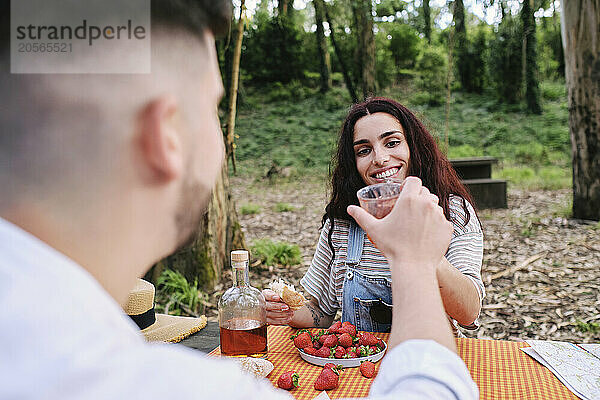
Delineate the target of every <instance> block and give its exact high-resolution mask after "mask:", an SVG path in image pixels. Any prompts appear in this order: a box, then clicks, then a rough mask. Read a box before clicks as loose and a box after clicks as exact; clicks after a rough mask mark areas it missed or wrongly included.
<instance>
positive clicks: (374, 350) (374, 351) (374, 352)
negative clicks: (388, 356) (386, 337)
mask: <svg viewBox="0 0 600 400" xmlns="http://www.w3.org/2000/svg"><path fill="white" fill-rule="evenodd" d="M370 349H371V351H372V352H373V354H376V353H379V351H380V350H379V348H378V347H377V346H371V347H370Z"/></svg>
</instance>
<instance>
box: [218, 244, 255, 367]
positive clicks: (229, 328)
mask: <svg viewBox="0 0 600 400" xmlns="http://www.w3.org/2000/svg"><path fill="white" fill-rule="evenodd" d="M248 259H249V257H248V252H247V251H246V250H235V251H232V252H231V267H232V269H233V287H231V288H229V289H227V291H226V292H225V293H223V296H221V298H220V299H219V328H220V336H221V354H223V355H226V356H253V357H261V356H264V355H266V354H267V304H266V301H265V297H264V296H263V295H262V293H261V292H260V291H259V290H258V289H256V288H253V287H252V286H250V282H249V278H248Z"/></svg>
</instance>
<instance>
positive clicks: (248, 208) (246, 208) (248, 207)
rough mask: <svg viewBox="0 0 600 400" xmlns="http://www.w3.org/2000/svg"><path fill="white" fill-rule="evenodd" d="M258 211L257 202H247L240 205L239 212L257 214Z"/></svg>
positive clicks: (259, 208)
mask: <svg viewBox="0 0 600 400" xmlns="http://www.w3.org/2000/svg"><path fill="white" fill-rule="evenodd" d="M260 212H261V207H260V206H259V205H258V204H252V203H248V204H243V205H242V206H241V207H240V213H241V214H242V215H251V214H258V213H260Z"/></svg>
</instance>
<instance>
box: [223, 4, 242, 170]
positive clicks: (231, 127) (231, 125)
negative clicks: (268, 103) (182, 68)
mask: <svg viewBox="0 0 600 400" xmlns="http://www.w3.org/2000/svg"><path fill="white" fill-rule="evenodd" d="M236 33H237V35H236V38H235V48H234V50H233V60H232V63H231V85H230V87H229V107H228V112H227V134H226V136H225V138H226V140H225V143H226V148H227V156H228V158H231V165H232V166H233V173H234V174H235V173H236V172H237V168H236V166H235V114H236V105H237V94H238V82H239V77H240V58H241V56H242V40H243V38H244V0H242V2H241V4H240V18H239V19H238V24H237V31H236Z"/></svg>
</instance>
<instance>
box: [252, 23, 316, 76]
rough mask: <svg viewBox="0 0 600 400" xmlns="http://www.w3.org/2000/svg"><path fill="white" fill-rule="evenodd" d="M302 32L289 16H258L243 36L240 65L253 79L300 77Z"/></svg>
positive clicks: (302, 59) (301, 70)
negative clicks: (259, 17) (244, 36)
mask: <svg viewBox="0 0 600 400" xmlns="http://www.w3.org/2000/svg"><path fill="white" fill-rule="evenodd" d="M304 35H306V33H305V32H304V31H303V30H302V31H301V30H300V29H298V27H297V26H296V25H295V24H294V22H293V21H292V19H291V18H280V17H274V18H271V19H262V20H259V21H257V22H256V24H255V25H252V26H251V27H250V29H249V30H248V33H247V37H246V38H245V39H244V50H243V57H242V58H243V59H242V63H241V66H242V68H243V69H244V70H245V71H246V72H247V73H248V74H249V75H250V76H251V77H252V80H253V81H254V82H260V83H269V82H283V83H288V82H290V81H292V80H295V79H296V80H300V79H302V78H303V77H304V72H303V71H304V70H305V69H310V68H304V61H305V60H306V59H309V57H304V55H303V51H304V50H305V47H304V46H302V42H303V36H304Z"/></svg>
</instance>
